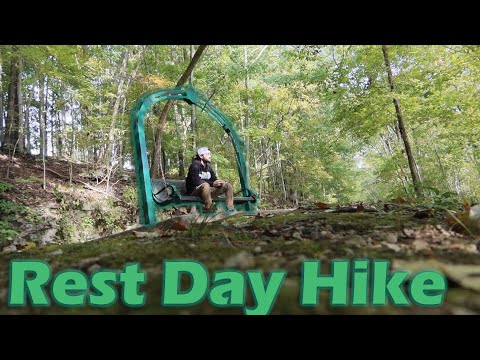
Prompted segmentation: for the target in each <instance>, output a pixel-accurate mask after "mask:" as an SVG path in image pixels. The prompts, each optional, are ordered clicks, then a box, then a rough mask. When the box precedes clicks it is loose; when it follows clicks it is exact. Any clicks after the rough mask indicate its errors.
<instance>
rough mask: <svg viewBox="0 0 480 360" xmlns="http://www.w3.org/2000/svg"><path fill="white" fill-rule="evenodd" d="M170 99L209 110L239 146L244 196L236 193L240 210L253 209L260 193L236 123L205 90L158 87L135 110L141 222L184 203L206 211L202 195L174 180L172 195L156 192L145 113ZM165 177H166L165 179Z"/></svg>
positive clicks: (151, 222) (149, 221)
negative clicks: (157, 198) (251, 177)
mask: <svg viewBox="0 0 480 360" xmlns="http://www.w3.org/2000/svg"><path fill="white" fill-rule="evenodd" d="M166 100H183V101H185V102H187V103H188V104H190V105H192V106H196V107H198V108H200V109H202V111H205V112H206V113H207V114H209V115H210V116H211V117H212V118H213V119H214V120H215V121H216V122H217V123H218V124H219V125H220V126H221V127H222V128H223V130H224V131H225V132H226V133H227V134H228V135H229V137H230V139H231V140H232V144H233V147H234V149H235V155H236V159H237V168H238V174H239V176H240V185H241V187H242V190H241V191H242V195H243V196H242V197H234V206H235V209H236V210H239V211H244V212H246V213H252V212H255V211H256V208H257V205H258V195H257V193H256V192H255V191H254V190H253V189H252V188H251V187H250V182H249V176H248V174H249V173H248V168H247V166H246V162H245V158H246V157H245V146H244V143H243V141H242V139H241V137H240V136H239V135H238V133H237V131H236V129H235V127H234V125H233V123H232V122H231V121H230V120H229V119H228V117H227V116H226V115H225V114H224V113H222V112H221V111H220V110H219V109H217V108H216V107H215V106H214V105H213V104H212V103H211V102H210V101H209V99H207V98H206V96H204V95H203V94H201V93H200V92H199V91H197V90H196V89H195V88H194V87H193V86H184V87H179V88H174V89H157V90H155V91H152V92H150V93H148V94H145V95H144V96H142V97H141V98H140V99H139V100H138V101H137V103H136V104H135V106H134V107H133V109H132V112H131V133H132V141H133V154H134V161H135V174H136V179H137V181H136V182H137V193H138V207H139V214H140V223H141V224H142V225H145V226H153V225H155V224H156V223H157V215H156V213H157V209H167V208H172V207H181V206H195V207H196V208H197V211H198V212H199V213H200V214H203V203H202V202H201V199H200V198H199V197H192V196H184V195H182V194H181V193H180V191H179V189H177V187H176V186H175V185H174V184H168V187H169V195H170V198H169V199H168V200H167V201H164V202H161V203H158V202H157V201H155V198H154V194H153V191H152V190H153V187H152V181H153V180H151V179H150V167H149V163H148V154H147V141H146V137H145V116H146V114H147V111H148V109H149V108H150V107H151V106H152V105H153V104H155V103H157V102H160V101H166ZM164 180H165V179H164ZM214 201H215V202H217V203H221V202H223V208H224V210H226V206H225V205H224V201H225V199H224V198H223V199H222V198H216V199H214Z"/></svg>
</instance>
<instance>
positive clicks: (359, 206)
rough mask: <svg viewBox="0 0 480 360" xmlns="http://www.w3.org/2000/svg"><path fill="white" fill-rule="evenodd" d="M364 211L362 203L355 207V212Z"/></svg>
mask: <svg viewBox="0 0 480 360" xmlns="http://www.w3.org/2000/svg"><path fill="white" fill-rule="evenodd" d="M362 211H365V207H364V206H363V203H360V204H358V205H357V212H362Z"/></svg>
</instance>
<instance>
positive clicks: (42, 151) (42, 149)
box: [38, 75, 47, 156]
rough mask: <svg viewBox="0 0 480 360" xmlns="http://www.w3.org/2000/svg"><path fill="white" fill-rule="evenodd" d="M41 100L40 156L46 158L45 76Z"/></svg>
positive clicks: (39, 112) (40, 81)
mask: <svg viewBox="0 0 480 360" xmlns="http://www.w3.org/2000/svg"><path fill="white" fill-rule="evenodd" d="M39 87H40V94H39V96H40V99H39V104H38V114H39V115H38V123H39V130H40V134H39V138H40V154H41V155H42V156H45V153H46V150H47V146H46V145H47V143H46V141H45V78H44V77H43V75H42V76H41V77H40V80H39Z"/></svg>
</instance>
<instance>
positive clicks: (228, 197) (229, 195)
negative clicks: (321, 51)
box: [212, 183, 233, 210]
mask: <svg viewBox="0 0 480 360" xmlns="http://www.w3.org/2000/svg"><path fill="white" fill-rule="evenodd" d="M223 193H225V201H226V203H227V209H228V210H233V186H232V185H230V184H229V183H225V185H223V186H221V187H216V188H212V195H214V196H217V195H220V194H223Z"/></svg>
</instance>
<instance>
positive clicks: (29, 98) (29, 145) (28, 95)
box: [24, 88, 33, 154]
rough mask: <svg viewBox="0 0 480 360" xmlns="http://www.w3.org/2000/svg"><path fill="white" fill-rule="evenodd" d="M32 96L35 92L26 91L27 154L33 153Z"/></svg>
mask: <svg viewBox="0 0 480 360" xmlns="http://www.w3.org/2000/svg"><path fill="white" fill-rule="evenodd" d="M32 95H33V92H32V91H29V90H28V88H26V89H25V126H24V128H25V131H24V134H25V140H26V141H25V148H26V151H27V154H31V153H32V143H31V136H30V105H31V102H32Z"/></svg>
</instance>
